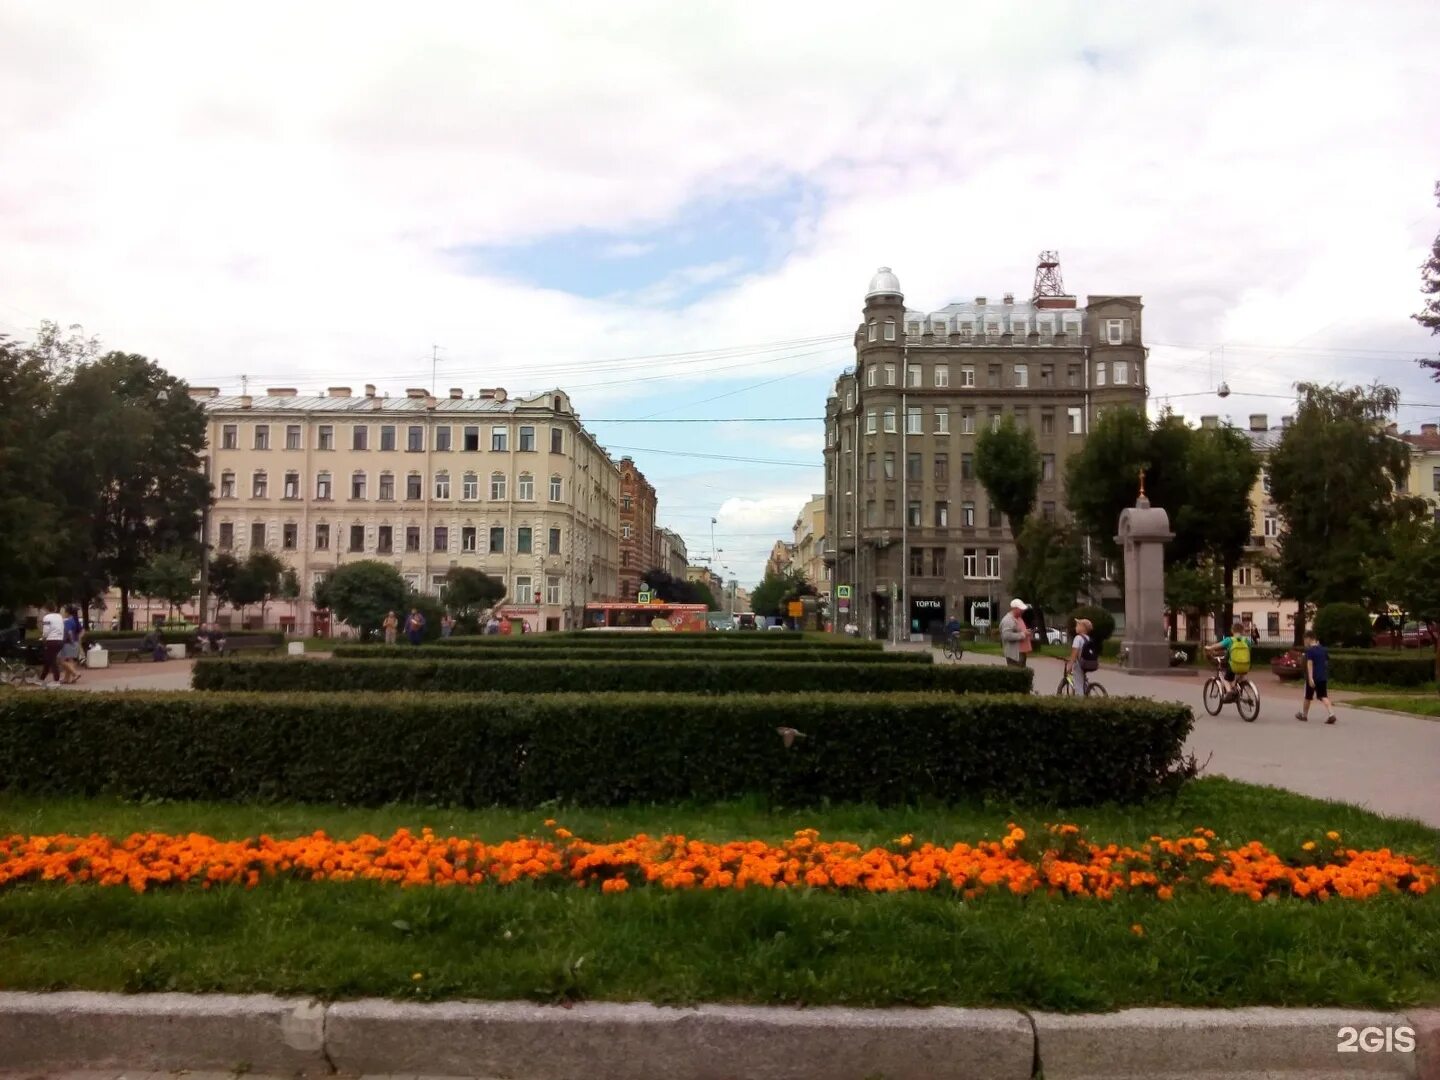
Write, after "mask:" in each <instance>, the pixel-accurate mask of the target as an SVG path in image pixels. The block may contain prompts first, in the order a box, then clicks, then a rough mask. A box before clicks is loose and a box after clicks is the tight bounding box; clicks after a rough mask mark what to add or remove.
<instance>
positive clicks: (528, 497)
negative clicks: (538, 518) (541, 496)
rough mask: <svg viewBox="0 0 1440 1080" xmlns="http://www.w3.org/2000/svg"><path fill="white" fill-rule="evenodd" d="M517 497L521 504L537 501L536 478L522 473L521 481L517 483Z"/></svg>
mask: <svg viewBox="0 0 1440 1080" xmlns="http://www.w3.org/2000/svg"><path fill="white" fill-rule="evenodd" d="M515 489H516V490H515V497H516V498H517V499H519V500H520V501H521V502H534V501H535V477H533V476H531V475H530V474H529V473H528V472H522V473H521V474H520V479H519V480H517V481H516V482H515Z"/></svg>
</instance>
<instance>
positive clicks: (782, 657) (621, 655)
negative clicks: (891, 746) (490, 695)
mask: <svg viewBox="0 0 1440 1080" xmlns="http://www.w3.org/2000/svg"><path fill="white" fill-rule="evenodd" d="M333 655H334V656H336V657H338V658H340V659H342V660H441V661H454V660H481V661H486V662H489V661H491V660H527V661H528V660H544V661H546V662H554V661H557V660H579V661H581V662H594V661H600V660H603V661H604V662H605V663H607V664H629V663H636V662H651V661H654V662H658V663H662V664H673V663H677V662H685V661H695V662H701V663H708V662H709V661H711V660H713V661H716V662H719V663H727V664H733V663H744V664H754V663H756V662H760V663H766V664H794V663H810V664H853V663H856V662H857V656H856V654H855V653H854V652H853V651H849V650H845V649H775V650H774V651H773V652H768V653H765V654H764V655H763V656H757V655H756V653H755V650H753V649H664V650H660V651H659V654H658V655H657V651H656V650H654V649H651V650H644V649H601V650H597V649H545V650H543V651H542V652H541V653H539V654H537V653H536V651H535V650H534V649H504V648H474V649H442V648H440V647H438V646H431V645H421V646H420V647H419V648H416V647H414V646H410V645H337V646H336V647H335V648H334V650H333ZM859 659H863V662H864V663H866V664H931V663H933V662H934V661H933V658H932V657H931V655H930V653H928V652H873V653H872V652H866V653H863V654H861V657H860V658H859Z"/></svg>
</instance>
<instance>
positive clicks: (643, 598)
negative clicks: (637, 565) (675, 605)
mask: <svg viewBox="0 0 1440 1080" xmlns="http://www.w3.org/2000/svg"><path fill="white" fill-rule="evenodd" d="M654 595H655V594H654V593H652V592H649V591H642V592H641V593H640V595H639V596H637V597H636V598H635V600H636V602H637V603H641V604H648V603H650V598H651V597H652V596H654Z"/></svg>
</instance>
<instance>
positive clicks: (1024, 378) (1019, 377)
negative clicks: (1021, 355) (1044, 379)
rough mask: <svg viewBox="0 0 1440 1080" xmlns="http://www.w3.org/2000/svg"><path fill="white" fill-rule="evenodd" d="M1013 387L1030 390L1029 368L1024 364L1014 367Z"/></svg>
mask: <svg viewBox="0 0 1440 1080" xmlns="http://www.w3.org/2000/svg"><path fill="white" fill-rule="evenodd" d="M1015 385H1016V386H1017V387H1018V388H1019V389H1021V390H1028V389H1029V388H1030V368H1029V366H1027V365H1025V364H1016V365H1015Z"/></svg>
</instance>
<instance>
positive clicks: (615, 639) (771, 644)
mask: <svg viewBox="0 0 1440 1080" xmlns="http://www.w3.org/2000/svg"><path fill="white" fill-rule="evenodd" d="M440 644H441V645H446V646H449V647H451V648H454V647H457V646H459V647H466V648H468V647H471V646H473V647H475V648H483V649H499V648H508V647H512V646H513V647H516V648H526V649H568V648H577V649H759V650H761V651H764V650H767V649H770V650H777V651H778V650H780V649H799V648H810V649H842V650H844V649H849V650H860V651H865V652H880V651H881V650H883V649H884V648H885V643H884V642H881V641H866V640H864V639H863V638H837V637H831V638H825V639H821V638H820V637H818V636H813V637H812V636H806V635H804V634H796V633H784V634H781V633H776V632H774V631H771V630H766V631H764V632H753V633H752V632H751V631H749V630H724V631H720V630H717V631H715V632H713V633H681V632H676V633H664V632H659V631H644V630H636V631H629V630H620V631H604V630H575V631H564V630H562V631H558V632H557V631H554V630H547V631H546V632H545V633H543V634H523V635H521V634H481V635H479V636H476V637H450V638H446V639H444V640H443V641H441V642H440Z"/></svg>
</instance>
